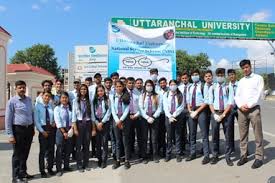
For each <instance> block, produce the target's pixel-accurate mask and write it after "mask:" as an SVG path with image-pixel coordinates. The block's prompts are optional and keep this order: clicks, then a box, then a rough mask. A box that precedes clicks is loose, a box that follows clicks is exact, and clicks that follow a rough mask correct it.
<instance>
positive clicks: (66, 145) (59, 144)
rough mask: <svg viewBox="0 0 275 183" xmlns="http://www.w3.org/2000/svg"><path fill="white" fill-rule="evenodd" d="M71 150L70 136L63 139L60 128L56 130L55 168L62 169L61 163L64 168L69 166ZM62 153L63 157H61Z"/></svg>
mask: <svg viewBox="0 0 275 183" xmlns="http://www.w3.org/2000/svg"><path fill="white" fill-rule="evenodd" d="M71 152H72V138H68V139H64V136H63V134H62V132H61V130H60V129H57V130H56V170H57V171H58V172H60V171H61V170H62V163H64V168H69V162H70V154H71ZM63 153H64V157H63Z"/></svg>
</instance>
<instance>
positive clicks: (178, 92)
mask: <svg viewBox="0 0 275 183" xmlns="http://www.w3.org/2000/svg"><path fill="white" fill-rule="evenodd" d="M171 83H176V85H178V81H177V80H175V79H171V80H170V81H169V85H170V84H171ZM176 93H177V94H176V95H177V98H178V103H179V105H181V104H182V101H183V95H182V93H181V92H180V90H179V88H177V90H176Z"/></svg>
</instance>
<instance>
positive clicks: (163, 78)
mask: <svg viewBox="0 0 275 183" xmlns="http://www.w3.org/2000/svg"><path fill="white" fill-rule="evenodd" d="M162 81H165V82H167V79H166V78H165V77H162V78H160V79H159V80H158V82H159V84H160V82H162Z"/></svg>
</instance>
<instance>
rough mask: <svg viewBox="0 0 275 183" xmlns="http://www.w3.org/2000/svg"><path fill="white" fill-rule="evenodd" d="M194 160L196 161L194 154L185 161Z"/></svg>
mask: <svg viewBox="0 0 275 183" xmlns="http://www.w3.org/2000/svg"><path fill="white" fill-rule="evenodd" d="M194 159H196V155H195V154H192V155H189V156H188V157H187V158H186V159H185V161H192V160H194Z"/></svg>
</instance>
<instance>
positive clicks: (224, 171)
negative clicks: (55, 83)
mask: <svg viewBox="0 0 275 183" xmlns="http://www.w3.org/2000/svg"><path fill="white" fill-rule="evenodd" d="M262 118H263V127H264V132H265V134H264V137H265V160H264V162H265V165H264V166H263V167H262V168H260V169H258V170H252V169H251V168H250V166H251V165H252V163H253V155H251V156H250V160H251V161H249V162H248V163H247V164H246V165H244V166H242V167H237V166H236V162H237V160H238V158H239V157H238V152H237V153H236V158H235V165H234V166H233V167H228V166H227V165H226V163H225V160H224V159H222V160H221V161H220V162H219V163H218V164H217V165H210V164H209V165H205V166H203V165H201V160H202V158H199V159H197V160H195V161H192V162H188V163H187V162H185V161H183V162H182V163H176V161H175V159H173V160H171V161H170V162H168V163H165V162H163V160H161V162H160V163H159V164H155V163H153V162H150V163H149V164H148V165H143V164H133V165H132V167H131V169H130V170H127V171H126V170H124V168H123V167H121V168H119V169H118V170H115V171H114V170H112V169H111V165H110V166H108V167H107V168H106V169H104V170H101V169H99V168H96V160H95V159H91V162H90V164H91V166H92V167H93V168H92V170H91V171H90V172H85V173H78V172H77V171H74V172H71V173H66V174H64V175H63V176H62V177H61V178H57V177H51V178H48V179H41V178H40V176H39V172H38V152H39V148H38V140H37V136H36V137H35V138H34V142H33V145H32V148H31V153H30V156H29V160H28V172H29V173H30V174H34V175H36V176H35V179H33V180H31V181H30V182H33V183H44V182H45V183H46V182H47V183H48V182H52V183H54V182H56V183H76V182H81V183H86V182H87V183H88V182H93V183H106V182H114V183H140V182H144V183H147V182H150V183H167V182H168V183H170V182H171V183H172V182H173V183H177V182H179V183H182V182H192V183H197V182H198V183H200V182H203V183H220V182H222V183H247V182H252V183H265V182H267V180H268V178H269V177H271V176H275V173H274V172H275V171H274V170H275V160H274V159H275V135H274V133H275V123H274V119H275V101H266V102H264V105H263V107H262ZM235 130H236V134H235V135H236V139H238V137H239V135H238V127H237V125H236V126H235ZM250 132H251V133H250V137H249V139H251V140H253V139H254V137H253V131H252V130H251V131H250ZM222 137H223V136H222ZM6 140H7V137H6V136H5V135H4V133H3V132H0V162H1V164H0V183H8V182H10V181H11V178H10V177H11V153H12V149H11V146H10V145H9V144H7V143H6ZM238 143H239V141H238V140H236V145H237V146H238ZM249 147H250V148H249V151H250V152H251V153H253V152H254V148H255V146H254V144H253V142H252V143H250V146H249ZM221 148H222V146H221ZM221 151H222V149H221ZM111 162H112V161H111V160H110V161H109V163H111ZM133 163H134V162H133ZM73 167H75V165H74V163H73Z"/></svg>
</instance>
